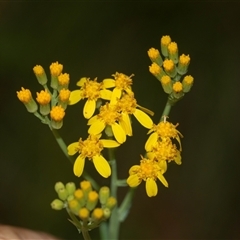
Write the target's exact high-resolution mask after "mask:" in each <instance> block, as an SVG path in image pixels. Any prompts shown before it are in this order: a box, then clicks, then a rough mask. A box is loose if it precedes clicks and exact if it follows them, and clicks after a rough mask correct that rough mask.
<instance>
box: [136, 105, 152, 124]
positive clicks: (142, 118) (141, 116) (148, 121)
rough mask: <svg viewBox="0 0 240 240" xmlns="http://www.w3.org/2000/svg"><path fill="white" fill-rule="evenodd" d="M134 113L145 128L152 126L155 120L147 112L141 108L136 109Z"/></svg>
mask: <svg viewBox="0 0 240 240" xmlns="http://www.w3.org/2000/svg"><path fill="white" fill-rule="evenodd" d="M133 115H134V116H135V118H136V119H137V120H138V121H139V122H140V123H141V124H142V125H143V126H144V127H145V128H148V129H150V128H152V126H153V121H152V119H151V118H150V117H149V116H148V115H147V114H146V113H145V112H143V111H141V110H139V109H136V110H135V111H134V113H133Z"/></svg>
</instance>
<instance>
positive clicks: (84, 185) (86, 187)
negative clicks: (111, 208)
mask: <svg viewBox="0 0 240 240" xmlns="http://www.w3.org/2000/svg"><path fill="white" fill-rule="evenodd" d="M80 187H81V188H82V191H83V194H84V197H85V199H86V200H87V199H88V193H89V192H90V191H92V185H91V183H90V182H89V181H82V182H80Z"/></svg>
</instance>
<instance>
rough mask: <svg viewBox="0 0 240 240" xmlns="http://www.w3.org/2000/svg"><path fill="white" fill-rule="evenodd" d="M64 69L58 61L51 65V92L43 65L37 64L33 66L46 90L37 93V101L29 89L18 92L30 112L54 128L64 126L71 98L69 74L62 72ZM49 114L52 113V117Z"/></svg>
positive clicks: (19, 97)
mask: <svg viewBox="0 0 240 240" xmlns="http://www.w3.org/2000/svg"><path fill="white" fill-rule="evenodd" d="M62 70H63V65H62V64H59V63H58V62H55V63H52V64H51V65H50V73H51V82H50V86H51V88H52V89H53V90H52V92H51V91H50V90H49V88H48V86H47V82H48V79H47V76H46V73H45V71H44V69H43V67H42V66H40V65H36V66H35V67H34V68H33V72H34V74H35V76H36V78H37V80H38V82H39V84H41V85H42V86H43V88H44V90H41V91H40V92H39V93H38V92H37V93H36V95H37V97H36V101H35V100H34V99H33V97H32V94H31V91H30V90H29V89H24V88H21V90H20V91H19V92H17V96H18V99H19V100H20V101H21V102H22V103H23V104H24V105H25V106H26V108H27V110H28V112H30V113H33V114H34V115H35V116H37V117H38V118H40V120H41V121H42V122H43V123H45V124H49V125H50V126H51V127H52V128H54V129H59V128H61V127H62V125H63V118H64V116H65V110H66V108H67V105H68V102H69V98H70V91H69V89H68V85H69V74H67V73H62ZM37 103H38V104H37ZM38 105H39V106H38ZM38 110H39V112H38ZM48 115H50V119H49V118H48Z"/></svg>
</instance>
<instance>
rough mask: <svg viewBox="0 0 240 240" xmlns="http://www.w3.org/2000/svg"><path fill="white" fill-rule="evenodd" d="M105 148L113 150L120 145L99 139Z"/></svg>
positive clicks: (112, 141)
mask: <svg viewBox="0 0 240 240" xmlns="http://www.w3.org/2000/svg"><path fill="white" fill-rule="evenodd" d="M99 141H100V142H101V143H102V144H103V146H104V147H105V148H115V147H118V146H120V144H119V143H118V142H117V141H114V140H110V139H100V140H99Z"/></svg>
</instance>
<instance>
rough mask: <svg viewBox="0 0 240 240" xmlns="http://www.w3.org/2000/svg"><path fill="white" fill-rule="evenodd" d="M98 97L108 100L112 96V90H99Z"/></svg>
mask: <svg viewBox="0 0 240 240" xmlns="http://www.w3.org/2000/svg"><path fill="white" fill-rule="evenodd" d="M100 97H101V98H102V99H105V100H110V99H111V97H112V91H110V90H107V89H103V90H100Z"/></svg>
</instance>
